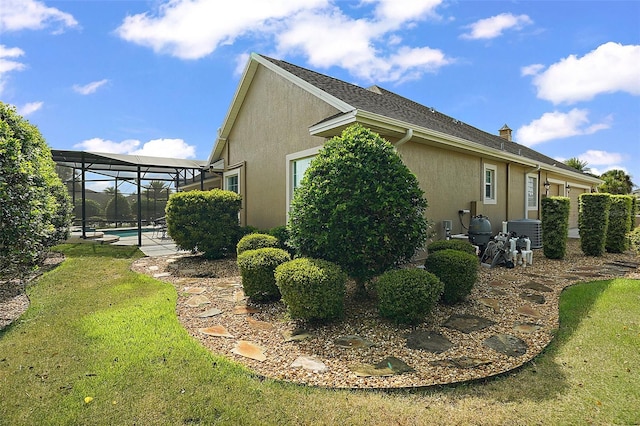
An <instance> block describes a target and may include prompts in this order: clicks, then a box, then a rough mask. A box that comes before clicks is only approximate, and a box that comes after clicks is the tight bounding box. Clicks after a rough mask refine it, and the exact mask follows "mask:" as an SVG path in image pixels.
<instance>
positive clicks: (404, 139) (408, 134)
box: [394, 129, 413, 149]
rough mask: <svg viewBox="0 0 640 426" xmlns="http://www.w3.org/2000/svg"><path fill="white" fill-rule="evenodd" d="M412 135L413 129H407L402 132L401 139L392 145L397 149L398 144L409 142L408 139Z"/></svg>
mask: <svg viewBox="0 0 640 426" xmlns="http://www.w3.org/2000/svg"><path fill="white" fill-rule="evenodd" d="M412 137H413V129H407V132H406V133H405V134H404V136H403V137H402V139H400V140H399V141H398V142H396V144H395V145H394V146H395V147H396V149H397V148H398V147H399V146H400V145H404V144H405V143H407V142H409V140H410V139H411V138H412Z"/></svg>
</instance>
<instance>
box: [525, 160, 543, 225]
mask: <svg viewBox="0 0 640 426" xmlns="http://www.w3.org/2000/svg"><path fill="white" fill-rule="evenodd" d="M533 172H537V173H538V188H540V164H538V165H537V166H536V167H535V168H533V169H531V170H528V171H527V172H525V174H524V218H525V219H529V205H528V200H529V197H528V196H527V175H528V174H529V173H533ZM538 192H539V191H538Z"/></svg>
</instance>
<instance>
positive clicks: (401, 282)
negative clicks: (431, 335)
mask: <svg viewBox="0 0 640 426" xmlns="http://www.w3.org/2000/svg"><path fill="white" fill-rule="evenodd" d="M443 289H444V284H442V282H441V281H440V280H439V279H438V277H436V276H435V275H434V274H432V273H430V272H427V271H425V270H423V269H418V268H413V269H396V270H391V271H387V272H385V273H384V274H382V275H381V276H380V277H379V278H378V282H377V284H376V290H377V293H378V312H379V313H380V315H381V316H383V317H385V318H389V319H391V320H394V321H396V322H397V323H403V324H417V323H419V322H422V321H423V320H424V318H425V316H427V314H428V313H429V312H431V310H432V309H433V307H434V306H435V304H436V303H438V300H439V299H440V296H441V295H442V291H443Z"/></svg>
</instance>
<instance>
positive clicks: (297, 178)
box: [286, 146, 322, 216]
mask: <svg viewBox="0 0 640 426" xmlns="http://www.w3.org/2000/svg"><path fill="white" fill-rule="evenodd" d="M321 148H322V147H321V146H317V147H315V148H310V149H305V150H304V151H299V152H294V153H292V154H289V155H287V157H286V167H287V171H286V176H287V216H288V214H289V207H290V206H291V200H293V191H295V189H296V188H299V187H300V185H301V184H302V178H303V177H304V173H305V172H306V171H307V169H308V168H309V165H310V164H311V161H312V160H313V159H314V158H315V156H316V155H317V154H318V152H319V151H320V149H321Z"/></svg>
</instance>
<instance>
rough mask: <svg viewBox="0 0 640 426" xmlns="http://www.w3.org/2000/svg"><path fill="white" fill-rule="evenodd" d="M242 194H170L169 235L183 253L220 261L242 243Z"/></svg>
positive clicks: (215, 190)
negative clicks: (184, 251)
mask: <svg viewBox="0 0 640 426" xmlns="http://www.w3.org/2000/svg"><path fill="white" fill-rule="evenodd" d="M240 206H241V198H240V195H238V194H236V193H235V192H232V191H223V190H221V189H213V190H211V191H188V192H178V193H175V194H171V196H170V197H169V202H168V203H167V210H166V216H167V232H168V234H169V236H170V237H171V238H172V239H173V241H175V243H176V245H177V246H178V247H179V248H181V249H183V250H191V251H197V250H199V251H201V252H202V253H203V256H204V257H205V258H209V259H219V258H222V257H225V256H227V255H229V254H231V253H235V246H236V244H237V243H238V240H239V237H238V235H239V231H240V225H239V223H238V212H239V211H240Z"/></svg>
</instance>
